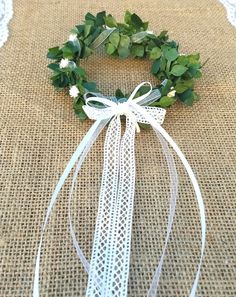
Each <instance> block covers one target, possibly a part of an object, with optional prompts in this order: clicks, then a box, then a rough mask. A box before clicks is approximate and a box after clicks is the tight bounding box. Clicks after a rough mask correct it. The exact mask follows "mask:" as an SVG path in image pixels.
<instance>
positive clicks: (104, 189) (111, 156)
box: [86, 117, 121, 297]
mask: <svg viewBox="0 0 236 297" xmlns="http://www.w3.org/2000/svg"><path fill="white" fill-rule="evenodd" d="M120 138H121V122H120V117H115V118H113V119H112V121H111V122H110V124H109V126H108V129H107V133H106V139H105V144H104V167H103V174H102V183H101V190H100V197H99V206H98V214H97V220H96V227H95V234H94V240H93V250H92V257H91V264H90V270H89V279H88V284H87V291H86V297H94V296H97V297H100V296H102V297H104V296H105V294H106V291H107V277H108V271H107V270H108V263H109V261H110V257H111V232H112V226H113V221H114V209H115V204H116V199H117V187H118V179H119V157H120ZM98 278H99V284H98V281H97V280H98Z"/></svg>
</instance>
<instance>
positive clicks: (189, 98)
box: [178, 89, 194, 106]
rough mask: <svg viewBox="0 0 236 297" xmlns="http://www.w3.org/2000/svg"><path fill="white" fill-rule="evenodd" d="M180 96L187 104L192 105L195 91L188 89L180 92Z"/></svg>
mask: <svg viewBox="0 0 236 297" xmlns="http://www.w3.org/2000/svg"><path fill="white" fill-rule="evenodd" d="M178 97H179V98H180V100H181V101H183V102H184V104H185V105H188V106H191V105H192V104H193V101H194V93H193V91H192V90H191V89H188V90H187V91H185V92H183V93H181V94H178Z"/></svg>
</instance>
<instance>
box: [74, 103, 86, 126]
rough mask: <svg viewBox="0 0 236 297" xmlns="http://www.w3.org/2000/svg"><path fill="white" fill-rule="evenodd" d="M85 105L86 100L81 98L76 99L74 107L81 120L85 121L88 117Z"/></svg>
mask: <svg viewBox="0 0 236 297" xmlns="http://www.w3.org/2000/svg"><path fill="white" fill-rule="evenodd" d="M83 106H84V102H83V101H82V100H81V99H80V98H79V99H75V101H74V104H73V108H74V111H75V114H76V115H77V116H78V118H79V119H80V120H81V121H84V120H86V119H87V115H86V113H85V112H84V110H83Z"/></svg>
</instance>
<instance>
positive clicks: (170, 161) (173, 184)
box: [147, 131, 178, 297]
mask: <svg viewBox="0 0 236 297" xmlns="http://www.w3.org/2000/svg"><path fill="white" fill-rule="evenodd" d="M156 134H157V137H158V138H159V140H160V142H161V145H162V149H163V152H164V155H165V158H166V161H167V165H168V170H169V175H170V196H171V197H170V207H169V215H168V224H167V232H166V238H165V243H164V248H163V251H162V255H161V258H160V262H159V264H158V266H157V268H156V271H155V274H154V277H153V279H152V283H151V286H150V288H149V291H148V295H147V297H155V296H156V294H157V288H158V286H159V280H160V275H161V270H162V265H163V261H164V257H165V253H166V249H167V245H168V241H169V237H170V234H171V230H172V225H173V220H174V214H175V208H176V201H177V198H178V174H177V171H176V166H175V161H174V158H173V156H172V153H171V151H170V149H169V146H168V143H167V142H166V140H165V139H164V138H163V136H162V135H161V134H160V133H159V132H158V131H156Z"/></svg>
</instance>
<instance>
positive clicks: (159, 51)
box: [149, 47, 161, 60]
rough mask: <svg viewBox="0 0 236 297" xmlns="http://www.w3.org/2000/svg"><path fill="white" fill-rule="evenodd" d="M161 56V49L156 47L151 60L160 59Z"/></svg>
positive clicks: (151, 54) (151, 53)
mask: <svg viewBox="0 0 236 297" xmlns="http://www.w3.org/2000/svg"><path fill="white" fill-rule="evenodd" d="M160 56H161V49H160V48H159V47H154V48H153V49H152V50H151V52H150V56H149V58H150V59H151V60H156V59H159V58H160Z"/></svg>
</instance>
